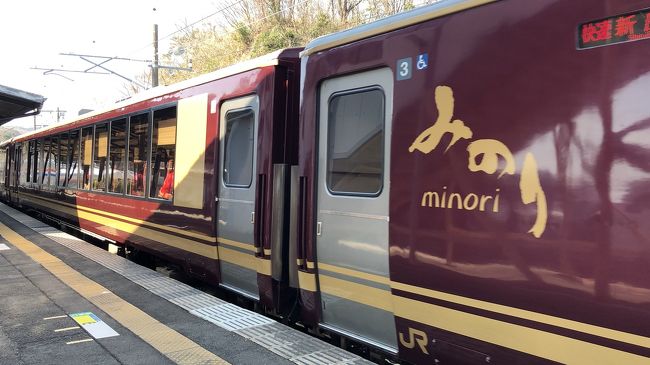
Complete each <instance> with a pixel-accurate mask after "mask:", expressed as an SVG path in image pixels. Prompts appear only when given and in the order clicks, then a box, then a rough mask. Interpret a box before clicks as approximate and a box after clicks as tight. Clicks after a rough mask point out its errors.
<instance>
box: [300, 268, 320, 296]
mask: <svg viewBox="0 0 650 365" xmlns="http://www.w3.org/2000/svg"><path fill="white" fill-rule="evenodd" d="M298 284H299V285H300V289H302V290H308V291H310V292H316V290H317V288H316V274H313V273H310V272H304V271H302V270H298Z"/></svg>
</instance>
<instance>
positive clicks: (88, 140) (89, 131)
mask: <svg viewBox="0 0 650 365" xmlns="http://www.w3.org/2000/svg"><path fill="white" fill-rule="evenodd" d="M79 152H81V172H82V180H81V188H83V189H86V190H88V189H90V165H91V163H92V159H93V127H87V128H84V129H82V130H81V150H80V151H79Z"/></svg>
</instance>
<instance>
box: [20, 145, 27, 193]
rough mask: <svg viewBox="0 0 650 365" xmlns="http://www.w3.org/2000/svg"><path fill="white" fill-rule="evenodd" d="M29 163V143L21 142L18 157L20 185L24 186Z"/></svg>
mask: <svg viewBox="0 0 650 365" xmlns="http://www.w3.org/2000/svg"><path fill="white" fill-rule="evenodd" d="M28 163H29V143H27V142H23V143H22V148H21V157H20V185H23V186H24V185H25V184H26V183H27V176H29V172H27V164H28Z"/></svg>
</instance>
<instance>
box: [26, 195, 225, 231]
mask: <svg viewBox="0 0 650 365" xmlns="http://www.w3.org/2000/svg"><path fill="white" fill-rule="evenodd" d="M20 195H24V196H30V197H33V198H36V199H39V200H44V201H48V202H51V203H54V204H57V205H64V206H68V207H70V208H73V209H78V210H86V211H88V212H91V213H97V214H102V215H106V216H109V217H113V218H117V219H123V220H126V221H129V222H132V223H136V224H138V225H140V226H149V227H153V228H158V229H163V230H166V231H170V232H174V233H177V234H180V235H183V236H190V237H194V238H198V239H201V240H205V241H209V242H215V238H214V237H212V236H208V235H204V234H201V233H196V232H189V231H184V230H182V229H178V228H174V227H168V226H165V225H162V224H156V223H151V222H147V221H143V220H141V219H137V218H132V217H128V216H125V215H121V214H116V213H110V212H107V211H104V210H99V209H94V208H89V207H86V206H83V205H74V204H70V203H65V202H62V201H58V200H53V199H49V198H44V197H41V196H38V195H34V194H30V193H25V192H21V193H20Z"/></svg>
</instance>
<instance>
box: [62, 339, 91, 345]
mask: <svg viewBox="0 0 650 365" xmlns="http://www.w3.org/2000/svg"><path fill="white" fill-rule="evenodd" d="M90 341H95V340H93V339H92V338H84V339H83V340H77V341H70V342H66V343H65V344H66V345H74V344H77V343H82V342H90Z"/></svg>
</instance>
